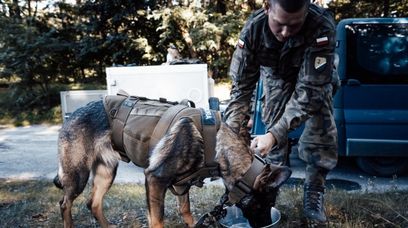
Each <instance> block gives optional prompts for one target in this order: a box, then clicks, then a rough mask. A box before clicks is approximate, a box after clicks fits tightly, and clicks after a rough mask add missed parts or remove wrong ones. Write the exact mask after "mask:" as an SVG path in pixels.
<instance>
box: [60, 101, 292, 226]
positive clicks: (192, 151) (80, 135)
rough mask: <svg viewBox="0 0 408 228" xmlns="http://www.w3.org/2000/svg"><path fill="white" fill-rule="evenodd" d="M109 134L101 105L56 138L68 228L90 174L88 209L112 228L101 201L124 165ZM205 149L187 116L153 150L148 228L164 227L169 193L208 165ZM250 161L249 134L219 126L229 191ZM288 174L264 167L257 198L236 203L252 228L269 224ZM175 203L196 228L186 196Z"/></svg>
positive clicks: (87, 109) (85, 110) (219, 154)
mask: <svg viewBox="0 0 408 228" xmlns="http://www.w3.org/2000/svg"><path fill="white" fill-rule="evenodd" d="M245 132H246V133H245ZM111 134H112V130H111V128H110V125H109V120H108V115H107V113H106V111H105V109H104V105H103V101H95V102H91V103H89V104H88V105H86V106H84V107H82V108H79V109H78V110H77V111H75V112H74V113H73V114H72V115H71V117H70V118H69V119H68V120H67V121H65V122H64V124H63V125H62V128H61V129H60V132H59V136H58V153H59V170H58V175H57V176H56V178H55V179H54V183H55V185H56V186H57V187H60V188H62V189H63V192H64V193H63V197H62V199H61V201H60V210H61V215H62V218H63V223H64V227H73V226H74V224H73V221H72V214H71V209H72V206H73V202H74V200H75V198H76V197H77V196H78V195H79V194H81V193H82V191H83V190H84V188H85V186H86V184H87V183H88V179H89V177H90V176H91V174H92V177H93V178H92V191H91V194H90V197H89V200H88V202H87V206H88V208H89V209H90V211H91V213H92V215H93V216H94V217H95V218H96V219H97V221H98V222H99V224H100V225H101V227H110V226H114V225H111V224H110V223H109V222H108V220H107V219H106V217H105V215H104V214H103V209H102V205H103V202H102V201H103V197H104V195H105V193H106V192H107V191H108V190H109V188H110V186H111V185H112V183H113V181H114V178H115V175H116V171H117V167H118V163H119V161H120V160H121V157H120V155H119V152H117V151H115V150H114V148H113V146H112V140H111V137H112V136H111ZM203 148H204V142H203V137H202V134H201V132H200V131H199V130H198V129H197V127H196V126H195V125H194V124H193V121H192V120H191V119H190V118H188V117H186V118H181V119H179V120H178V121H177V122H176V123H175V124H174V125H173V126H172V127H171V128H170V129H169V131H168V132H167V133H166V134H165V135H164V136H163V138H162V139H161V140H160V141H159V142H158V143H157V145H156V146H155V148H154V149H153V150H152V152H151V153H150V155H149V162H148V167H147V168H145V170H144V174H145V188H146V198H147V199H146V200H147V207H148V208H147V217H148V222H149V227H163V226H164V224H163V217H164V197H165V194H166V190H167V189H168V188H169V187H170V186H171V185H172V184H173V182H174V180H175V179H176V177H178V176H180V175H182V174H185V173H186V172H189V171H192V170H196V169H197V167H202V166H204V157H203V150H204V149H203ZM252 159H253V152H252V151H251V150H250V148H249V134H248V131H247V129H244V130H242V131H241V133H236V132H235V131H233V130H232V129H231V128H230V127H229V126H228V125H226V124H225V123H221V126H220V129H219V130H218V132H217V135H216V157H215V160H216V162H217V163H218V164H219V173H220V174H221V175H220V176H221V178H222V179H223V181H224V184H225V186H226V189H227V191H228V190H229V189H231V188H232V187H233V186H234V183H235V182H237V180H239V179H240V178H241V177H242V176H243V175H244V174H245V172H246V171H247V170H248V169H249V167H250V166H251V162H252ZM290 174H291V171H290V169H289V168H288V167H284V166H275V165H266V166H265V168H264V169H263V171H262V173H261V174H260V175H259V176H258V177H257V178H256V179H257V180H256V181H255V184H254V186H253V194H251V196H249V197H247V200H246V203H242V202H240V203H239V204H238V206H240V207H241V208H242V209H243V211H244V214H245V216H246V217H247V218H248V219H249V221H250V222H251V224H255V225H256V224H258V222H259V221H263V220H265V219H266V220H267V219H268V218H269V220H270V211H269V210H270V207H271V206H273V205H274V203H275V198H276V190H277V188H279V186H280V185H281V184H282V183H283V182H284V181H286V180H287V179H288V178H289V176H290ZM177 201H178V207H179V208H178V211H179V213H180V214H181V216H182V217H183V220H184V223H185V224H186V225H188V226H189V227H194V225H195V219H194V218H193V216H192V214H191V211H190V201H189V194H188V192H187V193H186V194H184V195H179V196H177Z"/></svg>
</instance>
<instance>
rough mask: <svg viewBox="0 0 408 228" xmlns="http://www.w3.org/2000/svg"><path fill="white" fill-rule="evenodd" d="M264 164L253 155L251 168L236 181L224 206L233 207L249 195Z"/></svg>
mask: <svg viewBox="0 0 408 228" xmlns="http://www.w3.org/2000/svg"><path fill="white" fill-rule="evenodd" d="M265 165H266V163H265V161H264V160H263V159H262V158H261V157H260V156H259V155H257V154H254V156H253V159H252V164H251V167H249V169H248V171H247V172H246V173H245V174H244V176H243V177H242V178H241V179H240V180H238V181H237V182H236V183H235V185H234V187H233V188H232V189H231V190H230V192H229V193H228V201H227V202H226V204H228V205H233V204H236V203H238V202H240V201H241V199H242V198H244V197H245V196H246V195H247V194H249V193H251V191H252V190H253V189H252V186H253V185H254V182H255V179H256V177H257V176H258V175H259V174H260V173H261V172H262V170H263V169H264V167H265Z"/></svg>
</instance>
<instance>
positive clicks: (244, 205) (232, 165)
mask: <svg viewBox="0 0 408 228" xmlns="http://www.w3.org/2000/svg"><path fill="white" fill-rule="evenodd" d="M249 144H250V142H249V140H248V138H247V136H245V134H242V132H239V133H235V132H234V131H233V130H232V129H231V128H230V127H229V126H228V125H226V124H221V127H220V130H219V131H218V133H217V146H216V151H217V156H216V161H217V162H218V164H219V165H220V172H221V176H222V178H223V181H224V184H225V186H226V188H227V191H230V190H231V189H232V188H233V187H234V185H235V183H236V182H237V181H238V180H240V179H241V178H242V177H243V176H244V175H245V173H246V172H247V171H248V169H249V168H250V166H251V164H252V159H253V152H252V150H251V149H250V147H249ZM291 174H292V172H291V170H290V169H289V167H286V166H278V165H274V164H268V165H265V167H264V168H263V170H262V171H261V173H260V174H259V175H258V176H257V177H256V179H255V182H254V184H253V186H252V192H251V194H248V195H247V196H245V197H244V198H243V199H241V201H240V202H239V203H237V206H238V207H240V208H241V210H242V211H243V214H244V216H245V217H246V218H247V219H248V221H249V223H250V224H251V226H253V227H262V226H266V225H269V224H271V223H272V221H271V214H270V209H271V207H272V206H274V205H275V201H276V196H277V194H278V190H279V187H280V186H281V185H282V184H283V183H284V182H285V181H286V180H287V179H288V178H289V177H290V175H291Z"/></svg>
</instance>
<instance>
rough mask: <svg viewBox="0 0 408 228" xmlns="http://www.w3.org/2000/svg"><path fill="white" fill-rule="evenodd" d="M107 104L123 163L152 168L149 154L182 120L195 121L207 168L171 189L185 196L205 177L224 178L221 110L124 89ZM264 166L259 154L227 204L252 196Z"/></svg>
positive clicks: (106, 99) (116, 144)
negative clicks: (218, 146) (218, 152)
mask: <svg viewBox="0 0 408 228" xmlns="http://www.w3.org/2000/svg"><path fill="white" fill-rule="evenodd" d="M103 103H104V107H105V111H106V112H107V113H108V116H109V124H110V126H111V129H112V144H113V147H114V149H115V150H116V151H118V152H119V154H120V155H121V158H122V160H123V161H125V162H130V161H132V162H133V163H135V164H136V165H138V166H140V167H144V168H146V167H147V166H148V156H149V153H150V152H151V151H152V150H153V149H154V147H155V145H156V144H157V143H158V142H159V140H160V139H161V138H162V137H163V136H164V135H165V134H166V132H167V131H168V130H169V129H170V127H171V126H172V125H173V124H174V123H176V122H177V120H179V119H180V118H182V117H190V118H191V119H192V120H193V122H194V124H195V126H196V127H197V129H198V130H199V131H200V132H201V133H202V136H203V140H204V166H203V167H201V168H199V169H197V170H196V171H193V172H190V173H187V174H185V175H183V176H180V177H178V178H177V179H176V180H175V182H174V183H173V186H171V187H170V190H171V191H172V192H173V193H174V194H176V195H183V194H185V193H186V192H187V191H188V190H189V188H190V187H191V186H192V185H196V186H198V187H202V186H203V184H204V179H205V178H209V177H219V176H220V172H219V166H218V163H217V162H215V143H216V142H215V141H216V138H215V135H216V133H217V131H218V129H219V127H220V121H221V115H220V113H219V112H218V111H214V110H204V109H199V108H192V107H190V106H194V104H193V103H192V102H191V101H187V100H183V101H181V102H180V103H179V102H170V101H167V100H166V99H163V98H160V99H159V100H152V99H147V98H145V97H136V96H129V95H128V94H127V93H126V92H124V91H122V90H121V91H119V92H118V94H117V95H108V96H106V97H105V98H104V102H103ZM264 166H265V162H264V161H263V159H262V158H260V157H259V156H256V155H255V156H254V159H253V161H252V164H251V167H250V168H249V169H248V171H247V172H246V173H245V174H244V176H243V177H242V178H241V179H240V180H239V181H237V182H236V184H235V186H234V188H233V189H231V190H230V192H229V194H228V202H226V203H227V204H235V203H238V202H239V201H240V200H241V199H242V198H243V197H244V196H245V195H247V194H249V193H251V191H252V186H253V184H254V182H255V178H256V177H257V176H258V175H259V174H260V173H261V171H262V169H263V168H264ZM176 189H177V190H176Z"/></svg>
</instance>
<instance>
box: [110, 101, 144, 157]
mask: <svg viewBox="0 0 408 228" xmlns="http://www.w3.org/2000/svg"><path fill="white" fill-rule="evenodd" d="M138 101H139V99H138V98H137V97H127V98H126V99H125V100H124V101H123V102H122V104H121V105H120V107H119V109H117V110H116V113H114V114H113V113H112V114H113V115H114V118H113V120H112V142H113V145H115V147H116V149H117V150H119V151H125V150H124V148H123V129H124V128H125V125H126V121H127V119H128V118H129V114H130V112H131V111H132V109H133V106H135V104H136V103H137V102H138Z"/></svg>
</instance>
